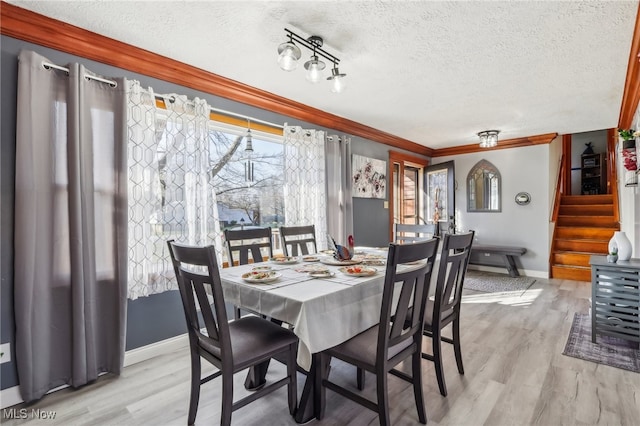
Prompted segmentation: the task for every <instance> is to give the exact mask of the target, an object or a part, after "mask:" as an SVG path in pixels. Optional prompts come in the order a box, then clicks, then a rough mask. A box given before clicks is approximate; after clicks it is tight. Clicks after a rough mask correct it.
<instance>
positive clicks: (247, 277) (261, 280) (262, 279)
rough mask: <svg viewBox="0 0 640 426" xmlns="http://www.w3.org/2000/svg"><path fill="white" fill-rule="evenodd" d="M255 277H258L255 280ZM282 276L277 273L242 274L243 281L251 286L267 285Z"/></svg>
mask: <svg viewBox="0 0 640 426" xmlns="http://www.w3.org/2000/svg"><path fill="white" fill-rule="evenodd" d="M254 275H256V276H257V277H256V278H254V277H253V276H254ZM264 275H266V276H264ZM281 276H282V274H278V273H276V272H269V273H268V272H257V273H253V272H247V273H245V274H242V279H243V280H244V281H245V282H248V283H251V284H266V283H271V282H274V281H275V280H277V279H278V278H280V277H281Z"/></svg>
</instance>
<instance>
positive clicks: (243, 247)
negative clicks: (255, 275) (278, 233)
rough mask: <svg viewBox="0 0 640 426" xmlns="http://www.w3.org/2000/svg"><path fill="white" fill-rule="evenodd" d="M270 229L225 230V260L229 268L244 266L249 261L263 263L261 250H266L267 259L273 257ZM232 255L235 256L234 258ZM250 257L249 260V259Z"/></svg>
mask: <svg viewBox="0 0 640 426" xmlns="http://www.w3.org/2000/svg"><path fill="white" fill-rule="evenodd" d="M271 235H272V234H271V228H270V227H266V228H253V229H225V230H224V239H225V241H226V245H227V258H228V259H229V266H233V265H235V263H236V262H238V265H246V264H247V263H249V260H251V261H253V263H258V262H263V261H264V257H263V255H262V250H263V249H266V251H267V254H268V259H271V258H272V257H273V244H272V242H271ZM234 253H236V254H237V255H236V256H234ZM249 255H251V258H249Z"/></svg>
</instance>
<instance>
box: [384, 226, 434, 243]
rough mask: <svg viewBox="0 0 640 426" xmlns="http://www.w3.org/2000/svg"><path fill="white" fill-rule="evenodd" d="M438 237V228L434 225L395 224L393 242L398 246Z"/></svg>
mask: <svg viewBox="0 0 640 426" xmlns="http://www.w3.org/2000/svg"><path fill="white" fill-rule="evenodd" d="M437 235H438V227H437V226H436V225H435V224H433V223H425V224H408V223H394V224H393V242H395V243H398V244H406V243H414V242H416V241H424V240H429V239H431V238H433V237H436V236H437Z"/></svg>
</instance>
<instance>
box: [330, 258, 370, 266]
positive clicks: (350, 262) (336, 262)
mask: <svg viewBox="0 0 640 426" xmlns="http://www.w3.org/2000/svg"><path fill="white" fill-rule="evenodd" d="M320 263H324V264H325V265H337V266H348V265H357V264H358V263H362V259H351V260H338V259H335V258H333V257H328V256H325V257H321V258H320Z"/></svg>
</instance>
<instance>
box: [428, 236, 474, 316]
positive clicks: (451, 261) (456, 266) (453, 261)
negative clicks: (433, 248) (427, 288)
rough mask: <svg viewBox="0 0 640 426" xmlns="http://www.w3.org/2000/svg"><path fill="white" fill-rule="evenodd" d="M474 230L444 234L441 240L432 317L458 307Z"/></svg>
mask: <svg viewBox="0 0 640 426" xmlns="http://www.w3.org/2000/svg"><path fill="white" fill-rule="evenodd" d="M473 236H474V231H470V232H468V233H464V234H446V235H445V236H444V239H443V240H442V253H441V256H440V267H439V269H438V280H437V283H436V291H435V301H434V311H433V315H434V318H437V317H439V315H440V314H441V313H442V312H447V311H449V310H451V309H460V302H461V300H462V289H463V285H464V276H465V274H466V271H467V266H468V264H469V256H470V253H471V245H472V243H473Z"/></svg>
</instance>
